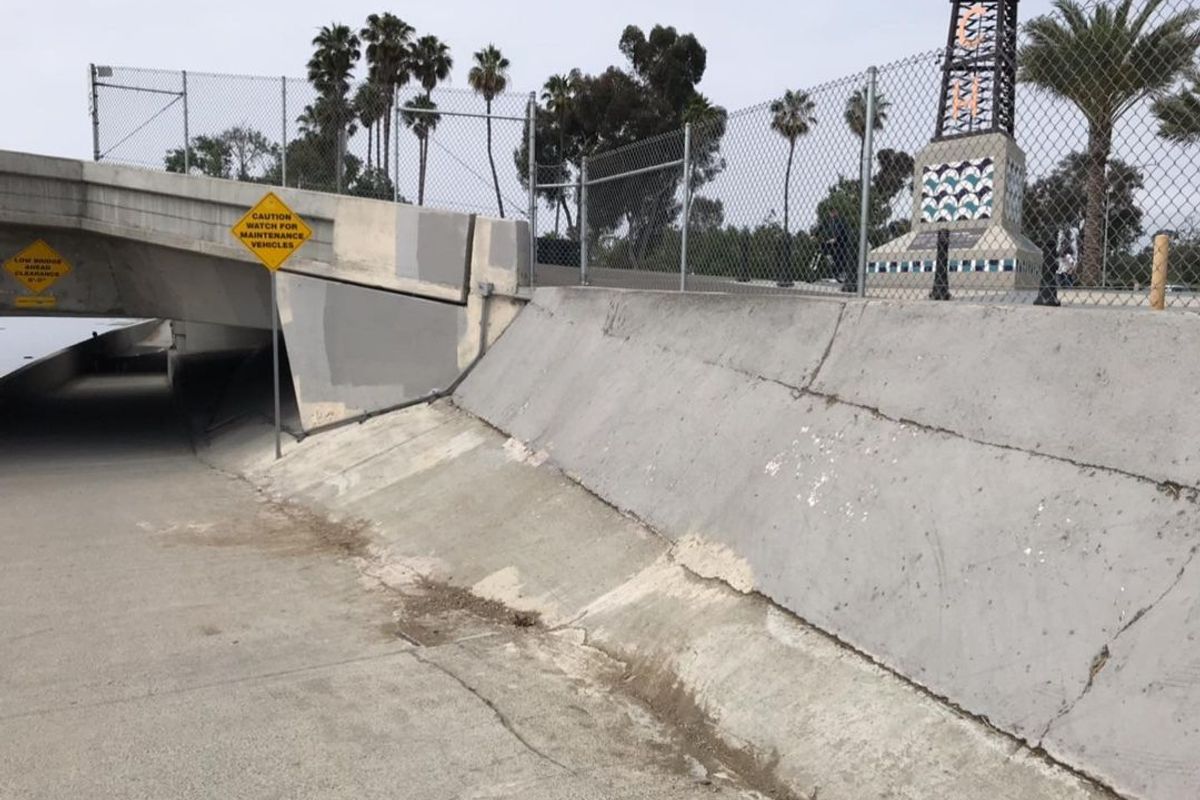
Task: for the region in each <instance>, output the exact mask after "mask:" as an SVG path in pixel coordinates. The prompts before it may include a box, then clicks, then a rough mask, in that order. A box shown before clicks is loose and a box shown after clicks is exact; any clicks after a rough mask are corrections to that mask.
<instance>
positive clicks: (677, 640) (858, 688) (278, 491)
mask: <svg viewBox="0 0 1200 800" xmlns="http://www.w3.org/2000/svg"><path fill="white" fill-rule="evenodd" d="M270 451H271V448H270V446H269V431H267V430H266V429H263V428H254V427H243V428H240V429H231V430H229V431H227V432H226V433H224V434H223V435H222V436H221V437H220V439H218V440H217V441H216V442H214V443H213V444H212V446H210V447H209V448H207V449H205V450H203V451H202V455H203V457H204V458H205V459H207V460H209V461H210V462H211V463H212V464H213V465H214V466H216V467H218V468H221V469H224V470H228V471H235V472H237V473H240V474H241V475H243V476H245V477H247V478H248V479H249V480H251V481H252V482H253V483H255V484H257V485H258V486H260V487H261V488H262V489H263V490H264V492H266V493H267V494H269V495H270V496H272V497H273V498H275V499H278V500H283V501H287V502H290V503H299V504H302V505H304V506H307V507H310V508H316V509H319V510H321V511H322V512H324V513H325V514H327V515H329V516H331V517H333V518H334V519H337V520H355V521H364V522H367V523H369V526H368V527H367V529H366V530H367V531H368V532H369V536H370V540H371V545H370V546H369V547H368V548H367V555H366V556H364V557H362V558H360V559H358V565H359V568H360V570H361V572H362V574H363V576H364V579H365V580H367V581H369V582H371V583H372V584H379V583H382V584H384V585H385V586H387V587H389V588H392V589H394V590H396V591H399V592H406V591H408V590H409V589H410V588H411V587H414V586H419V585H420V583H421V582H422V581H426V580H429V581H434V582H437V583H446V584H450V585H453V586H459V587H465V588H468V589H470V590H471V591H472V592H473V593H475V594H476V595H478V596H480V597H483V598H486V599H489V600H494V601H498V602H501V603H504V604H505V605H507V606H509V607H511V608H513V609H516V610H520V611H524V612H530V613H532V614H536V615H538V616H539V618H540V620H541V623H542V625H543V626H544V627H545V628H546V629H547V630H549V631H550V632H552V633H554V634H555V635H558V636H561V637H564V638H565V639H566V640H568V641H573V642H574V643H575V646H576V647H578V648H579V649H580V657H581V658H584V657H586V651H587V650H600V651H602V652H603V653H604V654H606V655H607V656H609V657H611V658H614V659H617V660H618V661H619V662H621V663H622V664H623V665H624V673H625V677H624V680H622V681H621V689H622V690H624V691H628V692H630V693H632V694H633V695H635V696H636V697H637V698H639V699H640V700H641V701H642V702H643V703H645V704H646V706H648V707H649V708H650V709H652V710H653V711H654V712H656V714H657V715H659V716H660V717H661V718H662V719H664V720H665V721H668V722H670V723H674V725H675V726H677V727H678V728H681V729H682V730H683V731H684V732H685V734H686V735H688V736H690V737H693V740H694V741H697V742H698V743H700V745H701V747H702V749H707V750H710V751H711V752H713V753H714V755H715V756H716V757H717V760H718V762H719V763H724V764H731V765H734V767H735V768H736V769H737V770H738V772H739V773H741V774H743V775H749V776H751V777H752V778H753V780H754V783H755V785H757V786H759V787H762V788H764V789H765V790H766V791H768V792H769V794H770V795H771V796H772V797H775V798H780V799H781V800H790V798H805V799H806V800H807V798H821V800H831V799H832V800H863V799H864V798H874V797H877V798H884V797H887V798H910V799H911V800H917V799H918V798H920V799H922V800H933V799H934V798H938V799H939V800H940V799H942V798H951V797H952V798H956V799H961V800H984V799H985V798H986V799H988V800H991V799H992V798H997V797H1020V798H1029V799H1032V800H1041V799H1043V798H1045V799H1046V800H1066V799H1068V798H1069V799H1070V800H1085V799H1086V800H1099V798H1107V797H1110V794H1109V793H1107V792H1105V791H1103V790H1100V789H1098V788H1097V787H1096V786H1094V785H1093V784H1091V783H1090V782H1089V781H1087V780H1085V779H1083V778H1082V777H1080V776H1079V775H1077V774H1074V773H1072V772H1071V771H1069V770H1067V769H1064V768H1062V767H1061V766H1059V765H1056V764H1054V763H1053V762H1052V761H1051V760H1049V759H1047V758H1045V757H1044V756H1042V755H1041V754H1039V753H1036V752H1033V751H1031V750H1030V749H1028V748H1024V747H1022V746H1020V745H1019V744H1018V743H1017V742H1015V741H1014V740H1013V739H1012V738H1011V737H1007V736H1005V735H1003V734H1001V733H999V732H997V731H995V730H993V729H991V728H989V727H988V726H986V725H985V724H983V723H981V722H980V721H979V720H976V719H973V718H971V717H970V716H969V715H967V714H964V713H962V712H960V711H958V710H956V709H954V708H953V707H952V706H951V705H949V704H947V703H945V702H941V701H939V700H938V699H936V698H934V697H932V696H931V695H930V694H929V693H928V692H926V691H923V690H921V689H920V688H918V687H916V686H914V685H913V684H912V683H911V682H909V681H906V680H904V679H902V678H901V677H899V676H897V675H896V674H894V673H893V672H891V671H889V670H887V669H885V668H882V667H881V666H879V665H877V664H874V663H872V662H871V661H870V660H869V659H868V658H866V657H864V656H863V655H861V654H859V653H856V652H854V651H853V650H852V649H850V648H848V647H845V646H843V645H841V644H839V643H837V642H836V641H834V640H833V639H831V638H830V637H829V636H827V635H825V634H823V633H821V632H820V631H817V630H816V629H814V628H813V627H812V626H810V625H807V624H805V623H803V622H802V621H800V620H798V619H797V618H796V617H795V616H794V615H792V614H790V613H788V612H787V611H786V610H784V609H782V608H780V607H779V606H778V605H776V604H773V603H771V602H769V601H768V600H767V599H766V598H765V597H763V596H761V595H751V594H746V593H745V592H746V590H747V589H748V588H749V586H750V581H751V580H752V579H753V576H752V575H750V574H749V573H748V572H745V571H739V570H741V569H742V568H741V566H740V565H741V564H742V562H741V560H740V559H739V558H738V557H737V556H736V554H734V553H733V552H732V551H730V550H728V549H726V548H723V547H720V546H717V545H714V544H712V543H711V542H705V541H703V540H701V539H699V538H696V537H684V538H682V539H680V540H679V541H677V542H672V541H670V540H668V539H667V538H665V537H663V536H661V535H660V534H658V533H656V532H654V531H652V530H650V529H649V528H647V527H646V526H645V525H643V524H641V523H640V522H638V521H637V520H635V519H633V518H632V517H630V516H629V515H626V514H622V513H621V512H619V511H618V510H616V509H614V508H613V507H612V506H610V505H608V504H607V503H605V502H603V501H602V500H600V499H599V498H597V497H596V496H595V495H594V494H592V493H590V492H589V491H587V490H586V489H585V488H584V487H582V486H580V485H579V484H578V483H577V482H576V481H574V480H572V479H571V478H570V477H569V476H568V475H566V474H564V473H563V472H562V471H561V470H560V469H558V468H557V467H555V466H554V465H553V464H552V463H550V462H549V461H548V458H547V454H546V453H544V452H533V451H530V450H529V449H527V448H525V447H524V446H523V445H521V444H520V443H519V442H518V441H516V440H515V439H511V438H508V437H506V436H505V435H503V434H502V433H500V432H499V431H497V430H495V429H494V428H492V427H490V426H488V425H486V424H485V423H483V422H482V421H480V420H479V419H477V418H475V417H473V416H471V415H469V414H467V413H465V412H463V411H461V410H459V409H457V408H455V407H454V406H453V405H451V404H450V403H448V402H442V403H438V404H435V405H432V406H419V407H415V408H411V409H408V410H405V411H402V412H397V413H395V414H391V415H388V416H384V417H378V418H375V419H372V420H370V421H368V422H366V423H364V424H362V425H356V426H352V427H347V428H342V429H339V430H336V431H332V432H329V433H325V434H322V435H319V436H315V437H311V438H309V439H307V440H305V441H304V442H302V443H300V444H298V445H295V446H294V447H292V448H290V449H289V451H288V452H287V454H286V455H285V458H284V459H283V461H281V462H278V463H275V462H273V461H272V460H271V457H270ZM715 573H721V574H724V575H725V576H726V577H727V579H728V582H727V581H726V580H715V579H712V578H709V577H705V575H709V574H715ZM401 627H402V625H401Z"/></svg>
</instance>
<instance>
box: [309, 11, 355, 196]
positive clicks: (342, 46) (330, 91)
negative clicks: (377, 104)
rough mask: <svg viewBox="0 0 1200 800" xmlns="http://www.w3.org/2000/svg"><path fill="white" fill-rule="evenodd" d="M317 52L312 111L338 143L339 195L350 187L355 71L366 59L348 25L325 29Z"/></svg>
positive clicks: (313, 61) (311, 71) (312, 76)
mask: <svg viewBox="0 0 1200 800" xmlns="http://www.w3.org/2000/svg"><path fill="white" fill-rule="evenodd" d="M312 44H313V47H314V48H316V49H315V51H314V52H313V55H312V58H310V59H309V61H308V80H309V82H310V83H312V85H313V87H314V88H315V89H316V90H317V92H318V93H319V94H320V99H319V100H318V102H317V103H315V104H314V105H313V106H312V108H313V111H314V112H315V113H314V115H313V116H314V118H315V122H316V123H317V124H318V125H319V126H320V128H321V129H322V130H323V131H324V132H326V133H327V134H331V135H332V137H333V139H334V141H335V171H336V175H337V191H342V189H343V188H344V187H345V186H346V185H347V183H348V181H346V175H345V174H344V164H345V154H346V139H347V137H348V136H350V135H352V134H351V133H350V131H349V128H350V125H351V123H352V122H353V120H354V118H355V111H354V106H353V104H352V103H351V101H350V84H351V80H352V77H353V73H354V68H355V67H356V66H357V65H358V61H359V59H360V58H361V57H362V50H361V48H360V45H361V42H360V40H359V38H358V35H357V34H355V33H354V31H353V30H351V29H350V27H349V26H348V25H341V24H337V23H333V24H330V25H326V26H325V27H323V28H321V30H320V32H319V33H318V34H317V35H316V37H314V38H313V40H312Z"/></svg>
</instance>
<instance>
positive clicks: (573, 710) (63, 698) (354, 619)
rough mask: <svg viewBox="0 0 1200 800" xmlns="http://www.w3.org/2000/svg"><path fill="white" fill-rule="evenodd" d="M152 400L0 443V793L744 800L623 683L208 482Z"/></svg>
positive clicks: (473, 600) (563, 640) (119, 396)
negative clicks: (390, 577) (715, 799)
mask: <svg viewBox="0 0 1200 800" xmlns="http://www.w3.org/2000/svg"><path fill="white" fill-rule="evenodd" d="M177 410H178V407H177V405H176V404H175V403H173V402H172V398H171V397H170V394H169V391H168V388H167V386H166V384H165V381H164V380H163V379H162V378H161V377H159V376H155V375H124V376H117V375H111V376H95V377H86V378H82V379H79V380H76V381H74V382H72V383H70V384H67V385H66V386H64V387H62V388H61V389H60V390H58V391H56V392H54V393H52V394H50V395H47V396H43V397H41V398H38V399H37V400H36V401H30V402H29V403H28V404H26V403H22V404H20V405H16V406H14V405H11V404H10V405H7V406H6V408H5V414H4V418H3V422H2V423H0V495H2V497H3V507H4V522H3V524H2V525H0V551H2V552H3V553H4V558H3V564H4V566H3V568H2V574H3V580H0V610H2V613H0V641H3V642H4V646H3V647H2V648H0V675H3V676H4V678H3V685H4V690H3V692H2V693H0V797H4V798H14V800H15V798H22V799H23V800H24V799H26V798H28V799H32V798H55V799H56V800H58V799H60V798H65V797H95V798H100V797H111V798H117V797H120V798H163V797H172V798H213V797H283V796H286V797H327V798H363V797H412V798H460V797H461V798H466V797H479V798H482V797H497V798H498V797H514V798H515V797H522V798H547V799H548V798H597V799H599V798H626V797H628V798H634V797H638V798H642V797H645V798H651V797H654V798H657V797H664V798H685V797H687V798H691V797H701V796H723V797H747V798H752V797H760V796H762V795H760V794H758V793H757V792H756V791H754V786H753V784H754V781H755V780H756V779H757V778H758V777H759V776H755V775H749V776H742V775H739V774H738V773H737V772H736V771H735V769H734V767H731V766H727V765H726V764H725V763H723V762H722V760H721V758H720V755H721V754H720V753H719V752H714V751H713V749H712V748H711V747H709V746H708V743H707V742H706V740H705V738H704V737H703V736H698V735H696V731H690V730H688V729H686V728H684V727H680V726H678V725H675V724H673V723H672V720H670V719H669V718H666V717H661V716H659V715H657V714H656V713H655V712H654V709H652V708H649V707H648V706H646V705H645V704H643V703H641V702H639V701H638V700H637V699H636V698H634V697H633V696H632V695H631V694H630V693H628V692H624V691H622V684H623V682H624V680H625V679H626V675H625V673H624V671H623V669H622V668H621V666H620V665H619V664H617V663H616V662H614V661H612V660H611V659H609V658H607V657H605V656H604V655H603V654H602V653H600V652H598V651H595V650H592V649H590V648H587V647H585V646H582V645H581V644H580V643H579V642H578V641H577V640H576V639H575V638H574V637H572V636H570V635H568V634H564V633H562V632H556V631H551V630H549V629H548V628H547V627H546V626H545V625H544V624H543V623H542V622H541V621H540V620H539V619H538V618H537V616H536V615H532V614H522V613H520V612H514V611H513V610H511V609H508V608H506V607H504V606H502V605H500V604H498V603H495V602H489V601H486V600H483V599H481V598H479V597H477V596H476V595H473V594H471V593H470V592H467V591H464V590H462V589H458V588H454V587H452V586H449V585H447V584H442V583H438V582H435V581H431V580H426V579H421V578H417V579H414V580H413V581H412V582H411V583H406V584H404V585H403V586H401V585H400V584H396V583H394V582H393V583H385V582H384V581H382V580H380V579H379V577H377V576H374V575H373V574H372V572H373V571H372V569H371V567H370V563H371V559H370V556H369V553H370V552H371V550H372V548H373V546H374V545H372V538H371V534H370V532H369V531H368V530H366V529H365V528H364V527H363V525H362V524H360V523H357V522H334V521H331V520H330V519H328V518H327V517H326V516H325V515H323V514H321V513H319V512H316V511H313V510H311V509H309V508H306V507H303V506H301V505H299V504H296V503H290V502H284V503H281V502H277V501H275V500H273V499H271V498H269V497H267V496H265V495H264V494H262V493H260V492H259V491H258V490H256V489H255V488H254V487H253V486H251V485H250V484H249V483H247V482H246V481H245V480H244V479H242V478H241V477H238V476H236V475H232V474H229V473H226V472H223V471H221V470H219V469H216V468H214V467H213V466H211V465H209V464H207V463H205V462H204V461H202V460H201V459H200V458H198V457H197V454H196V452H195V450H194V448H193V446H192V442H191V441H190V439H189V432H188V426H187V425H186V424H185V420H184V419H182V418H181V417H180V416H179V415H178V413H177Z"/></svg>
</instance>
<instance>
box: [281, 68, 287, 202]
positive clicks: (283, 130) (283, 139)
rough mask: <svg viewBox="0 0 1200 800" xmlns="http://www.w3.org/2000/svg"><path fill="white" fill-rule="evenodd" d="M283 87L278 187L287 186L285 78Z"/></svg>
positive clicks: (282, 80)
mask: <svg viewBox="0 0 1200 800" xmlns="http://www.w3.org/2000/svg"><path fill="white" fill-rule="evenodd" d="M280 86H282V87H283V127H282V128H281V129H280V136H279V142H280V145H281V148H282V149H281V150H280V151H279V185H280V186H284V187H286V186H287V147H288V113H287V76H286V75H284V76H283V78H281V79H280Z"/></svg>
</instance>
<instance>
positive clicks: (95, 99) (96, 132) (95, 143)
mask: <svg viewBox="0 0 1200 800" xmlns="http://www.w3.org/2000/svg"><path fill="white" fill-rule="evenodd" d="M88 80H89V81H90V82H91V85H92V160H93V161H99V160H100V92H99V90H98V88H97V87H96V65H95V64H89V65H88Z"/></svg>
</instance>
